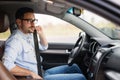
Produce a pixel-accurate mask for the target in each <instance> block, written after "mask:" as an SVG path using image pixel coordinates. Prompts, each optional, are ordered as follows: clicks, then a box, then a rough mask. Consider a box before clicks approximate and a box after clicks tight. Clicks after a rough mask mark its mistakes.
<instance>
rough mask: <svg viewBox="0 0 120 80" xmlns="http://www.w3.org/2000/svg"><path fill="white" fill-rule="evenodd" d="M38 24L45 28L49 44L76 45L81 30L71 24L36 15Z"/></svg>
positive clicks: (47, 16)
mask: <svg viewBox="0 0 120 80" xmlns="http://www.w3.org/2000/svg"><path fill="white" fill-rule="evenodd" d="M36 18H38V21H39V22H38V24H37V25H41V26H42V27H43V30H44V32H45V35H46V37H47V40H48V42H51V43H75V42H76V40H77V39H78V37H79V33H80V32H81V30H80V29H79V28H77V27H75V26H73V25H72V24H70V23H67V22H65V21H63V20H61V19H58V18H56V17H53V16H50V15H44V14H36Z"/></svg>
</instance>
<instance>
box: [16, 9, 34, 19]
mask: <svg viewBox="0 0 120 80" xmlns="http://www.w3.org/2000/svg"><path fill="white" fill-rule="evenodd" d="M28 12H30V13H33V12H34V10H33V9H32V8H28V7H22V8H19V9H18V10H17V12H16V14H15V18H16V19H22V18H23V17H24V14H25V13H28Z"/></svg>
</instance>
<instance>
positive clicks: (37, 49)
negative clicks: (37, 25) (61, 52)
mask: <svg viewBox="0 0 120 80" xmlns="http://www.w3.org/2000/svg"><path fill="white" fill-rule="evenodd" d="M33 37H34V45H35V53H36V60H37V68H38V74H39V75H40V76H41V77H42V68H41V66H42V61H41V56H40V51H39V46H38V37H37V31H36V30H35V31H34V33H33Z"/></svg>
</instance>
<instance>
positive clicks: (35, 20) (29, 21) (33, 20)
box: [21, 19, 38, 23]
mask: <svg viewBox="0 0 120 80" xmlns="http://www.w3.org/2000/svg"><path fill="white" fill-rule="evenodd" d="M21 20H23V21H27V22H28V23H37V22H38V19H21Z"/></svg>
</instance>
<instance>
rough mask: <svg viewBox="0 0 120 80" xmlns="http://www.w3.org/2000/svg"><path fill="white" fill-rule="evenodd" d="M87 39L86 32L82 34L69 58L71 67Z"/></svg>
mask: <svg viewBox="0 0 120 80" xmlns="http://www.w3.org/2000/svg"><path fill="white" fill-rule="evenodd" d="M85 39H86V34H85V32H81V33H80V36H79V38H78V40H77V41H76V43H75V46H74V48H73V49H72V51H71V54H70V55H69V58H68V64H69V65H72V64H73V61H74V59H75V57H76V56H78V54H80V51H81V49H82V47H83V45H84V42H85Z"/></svg>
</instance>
